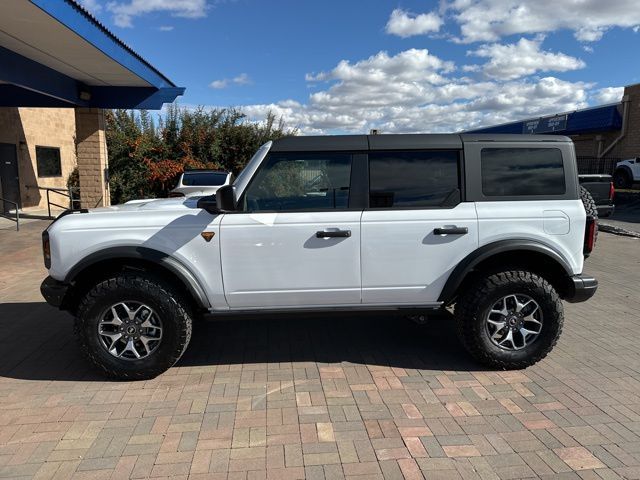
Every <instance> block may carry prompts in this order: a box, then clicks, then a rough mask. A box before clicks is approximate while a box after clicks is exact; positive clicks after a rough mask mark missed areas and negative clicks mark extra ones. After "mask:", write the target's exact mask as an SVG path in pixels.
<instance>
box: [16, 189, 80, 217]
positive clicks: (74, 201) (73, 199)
mask: <svg viewBox="0 0 640 480" xmlns="http://www.w3.org/2000/svg"><path fill="white" fill-rule="evenodd" d="M27 188H37V189H38V190H45V191H46V192H47V213H48V215H49V218H53V216H52V215H51V206H54V207H58V208H62V209H63V210H66V209H68V208H69V209H71V210H76V209H78V208H80V198H78V197H77V196H74V192H77V191H78V190H79V189H78V188H77V187H69V188H56V187H41V186H39V185H27ZM52 193H53V194H56V195H61V196H63V197H66V198H67V199H68V202H65V203H67V205H61V204H59V203H56V202H54V201H52V200H51V194H52Z"/></svg>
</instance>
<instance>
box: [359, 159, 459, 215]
mask: <svg viewBox="0 0 640 480" xmlns="http://www.w3.org/2000/svg"><path fill="white" fill-rule="evenodd" d="M459 185H460V184H459V175H458V152H456V151H431V152H427V151H414V152H372V153H370V154H369V192H370V194H369V206H370V207H371V208H392V207H438V206H442V205H444V204H450V203H453V204H455V203H458V202H459V201H460V190H459Z"/></svg>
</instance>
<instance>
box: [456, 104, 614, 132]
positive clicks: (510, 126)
mask: <svg viewBox="0 0 640 480" xmlns="http://www.w3.org/2000/svg"><path fill="white" fill-rule="evenodd" d="M620 111H621V104H619V103H615V104H612V105H603V106H601V107H594V108H587V109H584V110H576V111H574V112H570V113H562V114H558V115H551V116H549V117H542V118H540V119H536V118H530V119H526V120H520V121H517V122H512V123H505V124H502V125H495V126H492V127H485V128H478V129H475V130H468V131H467V132H466V133H517V134H521V133H527V132H526V129H527V128H526V127H527V124H531V122H535V121H536V120H544V119H552V118H557V117H560V116H564V115H566V124H565V123H563V124H562V127H561V128H558V129H555V130H553V131H546V132H544V133H547V134H558V135H577V134H581V133H593V132H607V131H612V130H620V129H621V128H622V115H621V113H620Z"/></svg>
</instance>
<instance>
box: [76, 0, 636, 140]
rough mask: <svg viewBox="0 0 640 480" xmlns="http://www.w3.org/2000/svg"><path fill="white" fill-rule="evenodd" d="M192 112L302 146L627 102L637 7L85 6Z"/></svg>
mask: <svg viewBox="0 0 640 480" xmlns="http://www.w3.org/2000/svg"><path fill="white" fill-rule="evenodd" d="M82 3H84V4H85V6H86V7H87V8H88V9H89V10H90V11H91V12H92V13H94V15H96V16H97V17H98V18H99V19H100V20H101V21H102V22H103V23H105V24H106V25H107V27H109V28H110V29H111V30H112V31H113V32H114V33H115V34H116V35H117V36H119V37H120V38H121V39H123V40H124V41H125V42H126V43H128V44H129V45H130V46H132V48H133V49H134V50H136V51H137V52H138V53H140V54H141V55H142V56H143V57H145V58H146V59H147V60H149V61H150V62H151V63H152V64H153V65H155V66H156V67H157V68H159V69H160V71H162V72H163V73H164V74H165V75H167V76H168V77H169V78H171V79H172V80H173V81H174V82H175V83H176V84H177V85H179V86H184V87H186V88H187V91H186V94H185V96H184V97H182V98H180V100H179V103H180V104H182V105H185V106H196V105H203V106H207V107H215V106H220V107H225V106H238V107H241V108H242V109H243V110H245V111H246V112H247V113H248V114H249V115H250V116H251V117H252V118H255V119H258V120H260V119H262V118H264V116H265V115H266V113H267V112H268V111H272V112H274V113H276V114H277V115H280V116H282V117H283V119H284V120H285V121H286V122H287V125H288V126H290V127H296V128H299V129H300V130H301V132H302V133H350V132H366V131H368V130H369V129H370V128H379V129H381V130H382V131H386V132H442V131H457V130H461V129H464V128H470V127H475V126H480V125H491V124H495V123H502V122H505V121H509V120H515V119H520V118H526V117H530V116H539V115H544V114H551V113H556V112H561V111H570V110H575V109H578V108H584V107H587V106H591V105H598V104H602V103H608V102H612V101H617V100H619V98H620V96H621V92H622V91H621V88H620V87H622V86H624V85H628V84H632V83H637V82H640V72H639V70H638V64H637V58H638V57H637V51H638V50H639V47H640V28H639V27H638V25H640V4H639V3H638V2H637V1H636V0H609V1H608V2H602V1H601V0H563V1H561V2H559V1H557V0H537V1H535V2H531V1H521V0H452V1H441V2H433V1H432V2H428V1H402V2H385V1H371V0H369V1H363V0H342V1H335V0H323V1H322V2H316V1H300V0H298V1H293V0H286V1H285V0H272V1H269V2H265V1H264V0H263V1H259V0H235V1H234V0H227V1H224V0H218V1H216V0H210V1H207V0H108V1H103V0H84V2H82Z"/></svg>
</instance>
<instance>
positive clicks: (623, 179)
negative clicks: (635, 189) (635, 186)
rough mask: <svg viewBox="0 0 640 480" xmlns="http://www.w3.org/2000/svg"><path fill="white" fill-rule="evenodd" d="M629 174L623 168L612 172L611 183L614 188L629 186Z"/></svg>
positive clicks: (630, 182)
mask: <svg viewBox="0 0 640 480" xmlns="http://www.w3.org/2000/svg"><path fill="white" fill-rule="evenodd" d="M632 183H633V182H632V181H631V176H630V175H629V174H628V173H627V172H626V171H625V170H617V171H616V172H615V173H614V174H613V185H614V186H615V187H616V188H631V184H632Z"/></svg>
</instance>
